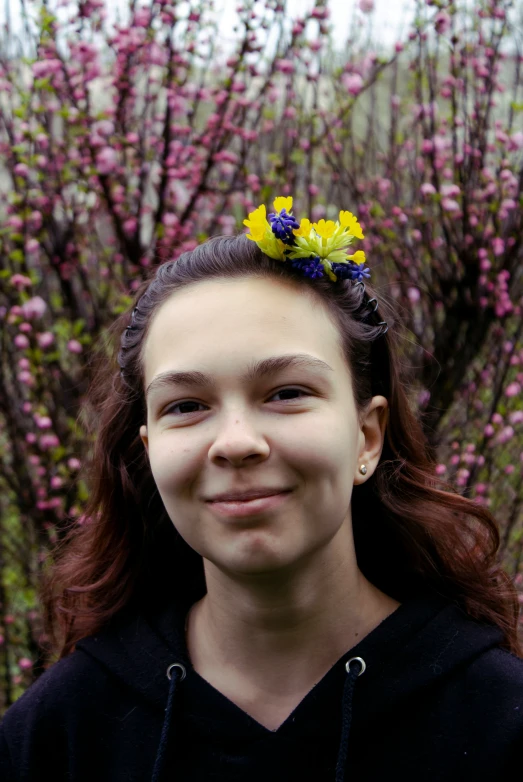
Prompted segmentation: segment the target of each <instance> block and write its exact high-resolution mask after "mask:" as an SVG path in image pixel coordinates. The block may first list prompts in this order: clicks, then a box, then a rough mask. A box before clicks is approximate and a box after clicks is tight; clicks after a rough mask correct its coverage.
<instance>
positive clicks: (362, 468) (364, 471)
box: [360, 464, 367, 475]
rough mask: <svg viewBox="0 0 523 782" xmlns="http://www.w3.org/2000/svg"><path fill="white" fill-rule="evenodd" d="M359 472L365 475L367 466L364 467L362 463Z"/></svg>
mask: <svg viewBox="0 0 523 782" xmlns="http://www.w3.org/2000/svg"><path fill="white" fill-rule="evenodd" d="M360 472H361V474H362V475H367V468H366V467H365V465H364V464H362V465H361V467H360Z"/></svg>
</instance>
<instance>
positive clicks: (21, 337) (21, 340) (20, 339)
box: [13, 334, 30, 350]
mask: <svg viewBox="0 0 523 782" xmlns="http://www.w3.org/2000/svg"><path fill="white" fill-rule="evenodd" d="M13 342H14V344H15V347H17V348H19V349H20V350H25V349H26V348H28V347H29V344H30V343H29V340H28V339H27V337H26V336H25V334H17V335H16V337H15V338H14V340H13Z"/></svg>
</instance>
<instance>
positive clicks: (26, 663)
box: [18, 657, 33, 671]
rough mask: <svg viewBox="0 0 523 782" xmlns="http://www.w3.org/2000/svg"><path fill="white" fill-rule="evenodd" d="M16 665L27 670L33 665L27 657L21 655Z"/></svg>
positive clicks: (22, 669)
mask: <svg viewBox="0 0 523 782" xmlns="http://www.w3.org/2000/svg"><path fill="white" fill-rule="evenodd" d="M18 667H19V668H20V670H21V671H28V670H29V669H30V668H32V667H33V663H32V661H31V660H30V659H29V657H21V658H20V659H19V660H18Z"/></svg>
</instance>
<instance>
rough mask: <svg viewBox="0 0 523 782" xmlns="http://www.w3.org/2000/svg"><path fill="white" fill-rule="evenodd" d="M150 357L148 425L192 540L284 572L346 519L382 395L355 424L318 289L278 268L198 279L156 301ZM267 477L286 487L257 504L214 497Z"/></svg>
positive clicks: (222, 557)
mask: <svg viewBox="0 0 523 782" xmlns="http://www.w3.org/2000/svg"><path fill="white" fill-rule="evenodd" d="M144 356H145V360H144V372H145V389H146V391H147V425H146V426H145V425H144V426H142V427H141V428H140V436H141V438H142V441H143V443H144V445H145V447H146V449H147V452H148V456H149V461H150V465H151V470H152V474H153V477H154V480H155V482H156V485H157V488H158V491H159V493H160V496H161V498H162V500H163V503H164V505H165V508H166V510H167V513H168V514H169V516H170V518H171V520H172V522H173V524H174V525H175V527H176V529H177V530H178V531H179V533H180V534H181V536H182V537H183V538H184V539H185V541H186V542H187V543H188V544H189V545H190V546H191V547H192V548H193V549H195V550H196V551H197V552H198V553H199V554H201V555H202V556H203V557H204V558H205V559H207V560H209V562H212V563H213V564H214V565H215V566H216V567H218V568H219V569H220V570H222V571H224V572H229V573H231V574H233V573H234V574H237V575H240V574H243V575H247V574H255V573H256V574H260V573H263V572H269V571H272V572H274V571H277V570H280V571H282V572H283V570H284V569H285V568H289V567H292V566H296V565H297V564H298V563H299V562H300V560H304V558H305V557H310V556H311V555H314V554H317V555H318V556H320V557H321V556H322V552H323V550H324V549H325V548H326V547H328V546H329V545H330V546H332V545H334V542H335V540H336V536H337V535H341V536H342V537H340V538H339V540H342V539H343V535H344V534H345V535H346V534H347V528H348V529H349V530H351V517H350V499H351V493H352V488H353V484H354V483H361V482H363V481H364V480H366V479H368V478H369V477H370V475H371V474H372V472H373V470H374V469H375V467H376V465H377V463H378V460H379V456H380V454H381V449H382V446H383V427H384V415H383V413H384V412H385V409H386V405H387V403H386V400H385V399H384V398H383V397H374V399H373V401H372V403H371V405H370V408H369V410H370V412H367V414H366V417H365V418H364V419H363V422H362V424H361V428H360V425H359V423H358V415H357V411H356V407H355V404H354V398H353V393H352V387H351V378H350V373H349V369H348V367H347V365H346V362H345V359H344V357H343V354H342V352H341V346H340V339H339V335H338V332H337V330H336V328H335V326H334V325H333V323H332V322H331V320H330V319H329V317H328V315H327V312H326V310H325V309H324V308H323V305H322V304H321V302H316V301H315V300H313V298H312V297H311V296H310V295H307V292H305V291H303V289H302V290H300V289H299V288H298V289H296V288H294V287H293V286H292V285H291V284H287V283H282V282H280V281H277V280H273V279H262V278H241V279H237V280H231V279H220V280H216V279H214V280H209V281H206V282H203V283H198V284H196V285H194V286H191V287H189V288H185V289H183V290H180V291H177V292H176V293H174V294H173V295H172V296H171V297H170V299H169V300H168V301H166V302H165V303H164V304H163V305H162V307H161V308H160V309H159V310H158V312H157V313H156V315H155V317H154V319H153V322H152V323H151V327H150V331H149V334H148V337H147V341H146V344H145V350H144ZM298 356H299V357H300V359H298V358H297V357H298ZM292 357H294V358H292ZM291 359H292V360H291ZM256 367H258V369H264V370H265V371H263V373H262V372H256V371H255V369H256ZM169 373H170V374H171V381H170V382H169V378H168V375H169ZM174 373H180V374H179V375H178V377H177V378H175V377H174ZM163 375H165V376H166V377H165V379H164V381H163V382H161V383H160V382H159V380H160V378H161V376H163ZM365 421H366V422H367V423H366V424H365ZM362 461H363V462H365V464H366V465H367V470H368V472H367V475H366V476H365V478H364V477H363V476H362V475H361V474H360V473H359V470H358V468H359V466H360V464H361V463H362ZM267 488H270V489H274V490H275V491H288V493H287V494H285V495H284V497H283V498H280V501H279V503H278V504H277V505H275V506H274V507H272V508H270V509H266V510H263V511H260V512H258V513H256V514H254V515H249V516H241V517H233V516H229V515H223V514H222V513H220V512H218V510H217V506H216V505H213V504H212V502H209V500H211V499H212V498H213V497H216V495H218V494H223V493H226V492H239V491H246V490H257V489H267ZM343 530H344V532H343ZM282 569H283V570H282Z"/></svg>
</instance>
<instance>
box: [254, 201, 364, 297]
mask: <svg viewBox="0 0 523 782" xmlns="http://www.w3.org/2000/svg"><path fill="white" fill-rule="evenodd" d="M243 222H244V225H246V226H247V227H248V228H249V230H250V233H248V234H247V239H252V241H253V242H256V244H257V245H258V247H259V248H260V250H261V251H262V252H264V253H265V255H268V256H269V257H270V258H275V259H276V260H278V261H287V260H288V261H290V263H291V265H292V266H293V267H294V268H295V269H298V270H300V271H301V272H302V273H303V274H304V275H305V276H306V277H311V278H312V279H315V278H316V277H323V274H324V272H325V273H326V274H327V276H328V277H329V278H330V279H331V280H332V281H333V282H336V280H337V279H338V278H340V279H350V280H356V281H358V282H362V281H363V279H364V278H365V279H367V278H369V277H370V269H369V268H368V267H367V266H365V260H366V258H365V253H364V252H363V250H356V252H355V253H353V255H348V254H347V249H348V248H349V246H350V245H351V244H352V242H353V240H354V239H363V238H364V236H363V232H362V230H361V226H360V224H359V222H358V218H357V217H355V215H353V214H352V212H343V211H341V212H340V215H339V220H337V221H336V222H334V221H333V220H327V221H326V220H319V222H317V223H311V222H310V220H308V219H307V218H306V217H304V218H303V219H302V220H301V222H300V223H298V221H297V220H296V218H295V217H294V215H293V214H292V196H287V197H286V198H285V197H282V196H279V197H278V198H275V199H274V212H271V213H270V214H269V219H268V220H267V214H266V209H265V206H264V204H262V205H261V206H259V207H258V208H257V209H255V210H254V212H250V214H249V219H248V220H244V221H243Z"/></svg>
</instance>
